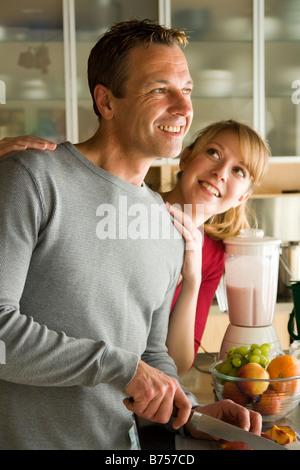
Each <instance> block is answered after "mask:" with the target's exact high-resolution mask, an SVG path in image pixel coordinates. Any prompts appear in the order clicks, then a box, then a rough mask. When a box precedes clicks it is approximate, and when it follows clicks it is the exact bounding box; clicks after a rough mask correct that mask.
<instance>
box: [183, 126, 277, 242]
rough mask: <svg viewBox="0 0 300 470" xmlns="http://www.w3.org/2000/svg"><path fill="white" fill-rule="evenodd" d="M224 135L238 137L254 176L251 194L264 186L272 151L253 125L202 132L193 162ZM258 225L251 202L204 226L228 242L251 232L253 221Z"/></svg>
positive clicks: (192, 147)
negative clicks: (234, 134)
mask: <svg viewBox="0 0 300 470" xmlns="http://www.w3.org/2000/svg"><path fill="white" fill-rule="evenodd" d="M223 131H233V132H235V133H236V134H237V135H238V138H239V143H240V150H241V154H242V159H243V162H244V164H245V166H246V167H247V169H248V171H249V173H250V175H251V186H252V187H251V188H250V189H251V192H254V191H255V189H256V188H257V187H258V186H259V185H260V184H261V182H262V180H263V178H264V176H265V174H266V172H267V170H268V166H269V157H270V148H269V146H268V144H267V142H266V141H265V140H263V139H262V138H261V137H260V136H259V134H258V133H257V132H256V131H255V130H254V129H253V128H252V127H250V126H249V125H247V124H243V123H241V122H238V121H234V120H229V121H219V122H216V123H213V124H210V125H209V126H207V127H205V128H204V129H202V130H201V131H200V132H199V134H198V135H197V137H196V139H195V140H194V142H193V143H192V144H191V145H189V147H188V148H189V150H190V158H191V159H192V158H193V157H194V156H196V155H197V154H198V153H199V152H201V151H202V150H203V149H204V147H205V146H206V145H207V144H208V143H209V142H211V141H212V140H213V139H214V137H215V136H216V135H217V134H219V133H220V132H223ZM251 218H252V219H253V221H254V225H255V224H256V218H255V214H254V213H253V211H251V207H250V206H249V204H248V202H247V201H245V202H243V203H241V204H240V205H239V206H237V207H232V208H231V209H228V210H227V211H226V212H223V213H222V214H216V215H214V216H212V217H211V218H210V219H208V220H207V222H206V223H205V225H204V230H205V232H206V233H207V234H208V235H209V236H210V237H211V238H214V239H217V240H224V239H225V238H229V237H234V236H236V235H238V234H239V232H240V230H241V229H243V228H249V226H250V222H249V220H250V219H251Z"/></svg>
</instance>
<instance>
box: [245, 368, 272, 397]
mask: <svg viewBox="0 0 300 470" xmlns="http://www.w3.org/2000/svg"><path fill="white" fill-rule="evenodd" d="M237 376H238V377H240V378H243V379H260V381H255V380H254V381H253V382H252V381H249V382H248V381H247V382H243V381H240V382H238V383H237V384H238V387H239V389H240V390H241V391H242V392H244V393H246V395H249V396H250V397H253V398H254V397H258V396H259V395H261V394H262V393H264V392H265V391H266V390H267V388H268V386H269V383H268V382H266V381H264V380H261V379H266V380H268V379H269V374H268V372H267V371H266V369H264V368H263V367H262V366H260V365H259V364H257V363H256V362H249V363H248V364H245V365H244V366H242V367H241V368H240V370H239V371H238V374H237Z"/></svg>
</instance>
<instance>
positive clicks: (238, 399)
mask: <svg viewBox="0 0 300 470" xmlns="http://www.w3.org/2000/svg"><path fill="white" fill-rule="evenodd" d="M222 396H223V398H225V399H226V398H229V399H230V400H232V401H234V402H235V403H238V404H239V405H243V406H245V405H247V404H248V403H250V401H251V399H250V398H249V397H248V396H247V395H245V394H244V393H243V392H241V391H240V390H239V389H238V387H237V385H236V384H235V383H234V382H230V381H228V382H225V384H224V387H223V393H222Z"/></svg>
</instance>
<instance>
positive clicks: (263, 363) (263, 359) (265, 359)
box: [259, 355, 270, 367]
mask: <svg viewBox="0 0 300 470" xmlns="http://www.w3.org/2000/svg"><path fill="white" fill-rule="evenodd" d="M269 362H270V359H269V358H268V357H266V356H263V355H261V356H260V362H259V364H260V365H261V366H262V367H267V366H268V365H269Z"/></svg>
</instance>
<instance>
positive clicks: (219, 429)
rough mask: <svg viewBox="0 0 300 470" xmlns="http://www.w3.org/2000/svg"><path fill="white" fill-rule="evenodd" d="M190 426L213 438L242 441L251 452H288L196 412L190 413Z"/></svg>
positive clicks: (247, 432)
mask: <svg viewBox="0 0 300 470" xmlns="http://www.w3.org/2000/svg"><path fill="white" fill-rule="evenodd" d="M189 420H190V422H191V424H192V426H193V427H194V428H195V429H197V430H198V431H202V432H205V433H206V434H210V435H211V436H214V437H219V438H221V439H224V440H226V441H230V442H234V441H242V442H245V443H246V444H248V445H249V446H250V447H251V449H253V450H288V449H286V448H285V447H284V446H282V445H280V444H277V443H276V442H274V441H271V440H270V439H267V438H265V437H260V436H258V435H257V434H253V433H252V432H249V431H244V430H243V429H241V428H239V427H237V426H234V425H232V424H229V423H225V422H224V421H221V420H220V419H216V418H212V417H211V416H208V415H204V414H202V413H199V412H198V411H192V412H191V416H190V418H189Z"/></svg>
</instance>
